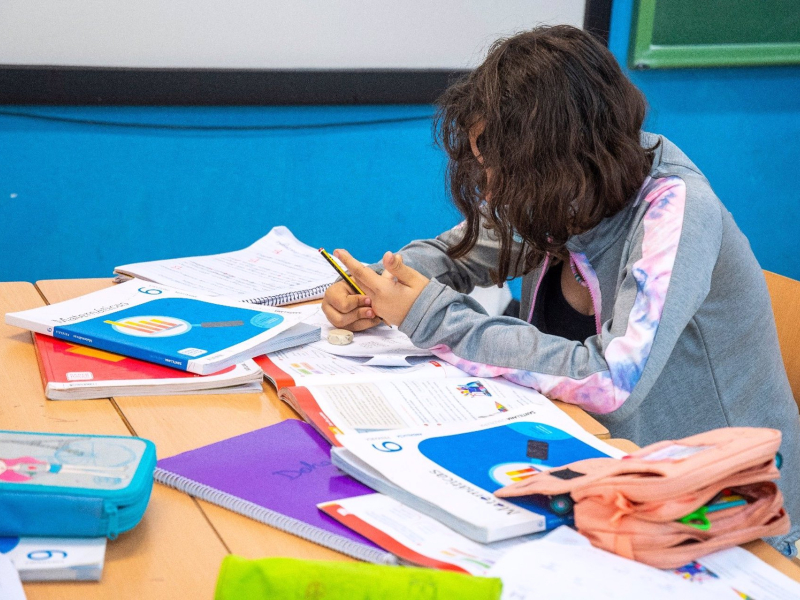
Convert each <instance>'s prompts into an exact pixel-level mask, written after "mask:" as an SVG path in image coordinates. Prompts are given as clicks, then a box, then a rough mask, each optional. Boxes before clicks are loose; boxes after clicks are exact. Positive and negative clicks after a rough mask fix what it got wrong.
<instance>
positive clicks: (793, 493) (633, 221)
mask: <svg viewBox="0 0 800 600" xmlns="http://www.w3.org/2000/svg"><path fill="white" fill-rule="evenodd" d="M659 140H660V141H661V144H660V146H659V148H658V149H657V150H656V156H655V158H654V161H653V166H652V169H651V171H650V174H649V177H648V178H647V179H646V181H645V182H644V184H643V185H642V188H641V189H640V191H639V193H638V194H637V195H636V197H635V198H634V199H633V200H632V201H631V202H630V203H629V205H628V206H627V207H626V208H625V209H623V210H622V211H621V212H619V213H617V214H616V215H614V216H613V217H609V218H607V219H605V220H603V221H602V222H601V223H600V224H599V225H597V226H596V227H595V228H594V229H592V230H590V231H588V232H586V233H583V234H580V235H577V236H574V237H573V238H571V239H570V240H569V242H568V243H567V248H568V250H569V252H570V257H571V259H572V261H573V262H574V264H575V266H576V267H577V269H578V271H579V272H580V274H581V276H582V278H583V279H584V280H585V282H586V283H587V284H588V287H589V291H590V293H591V296H592V301H593V305H594V310H595V315H596V318H595V320H596V328H597V335H594V336H592V337H589V338H588V339H587V340H586V341H585V342H583V343H581V342H574V341H569V340H567V339H565V338H561V337H558V336H553V335H548V334H544V333H542V332H540V331H539V330H538V329H536V328H535V327H534V326H533V325H530V324H529V323H528V321H530V317H531V315H532V313H533V307H534V305H535V302H536V299H537V298H536V296H537V290H538V287H539V283H540V282H541V279H542V277H543V275H544V273H545V271H546V270H547V267H548V266H549V262H550V259H549V257H548V258H546V259H545V260H544V262H543V264H542V265H540V266H539V267H538V268H537V269H535V270H533V271H531V272H529V273H524V274H523V273H517V274H516V275H520V276H523V277H524V278H523V294H522V307H521V313H520V319H521V320H520V319H515V318H512V317H489V316H487V315H486V314H485V312H484V311H483V309H482V308H481V307H480V305H478V304H477V302H475V301H474V300H472V299H471V298H469V297H467V296H466V295H465V294H467V293H469V292H470V291H471V290H472V289H473V288H474V287H476V286H480V287H488V286H491V285H493V282H492V281H491V277H490V272H491V271H492V270H493V269H495V268H496V266H497V259H498V250H499V244H498V241H497V238H496V237H495V236H494V235H493V233H492V232H491V230H487V229H483V230H482V233H481V237H480V238H479V240H478V243H477V244H476V246H475V247H474V248H473V249H472V250H471V251H470V253H469V254H468V255H467V256H465V257H463V258H460V259H458V260H451V259H450V258H448V257H447V254H446V249H447V248H448V247H449V246H450V245H452V244H453V243H454V242H455V241H457V240H458V239H460V237H461V232H460V227H461V225H459V226H456V227H455V228H454V229H452V230H450V231H447V232H445V233H443V234H442V235H440V236H439V237H437V238H436V239H433V240H420V241H415V242H412V243H411V244H409V245H408V246H406V247H405V248H403V249H402V250H401V251H400V254H401V255H402V256H403V260H404V262H405V263H406V264H407V265H409V266H411V267H413V268H415V269H417V270H418V271H420V272H421V273H423V274H425V275H426V276H428V277H430V278H431V281H430V283H429V284H428V285H427V286H426V287H425V289H424V290H423V291H422V293H421V294H420V296H419V298H418V299H417V300H416V302H415V303H414V305H413V306H412V308H411V310H410V311H409V313H408V315H407V316H406V318H405V320H404V321H403V323H402V324H401V325H400V330H401V331H403V332H404V333H406V334H407V335H409V336H410V337H411V339H412V341H413V342H414V343H415V344H416V345H417V346H420V347H423V348H430V349H432V350H433V352H434V353H435V354H436V355H437V356H439V357H440V358H442V359H444V360H447V361H448V362H451V363H453V364H455V365H457V366H458V367H460V368H461V369H463V370H465V371H467V372H469V373H470V374H472V375H476V376H484V377H494V376H502V377H505V378H507V379H509V380H511V381H514V382H516V383H519V384H521V385H525V386H528V387H532V388H534V389H536V390H538V391H540V392H541V393H543V394H544V395H545V396H548V397H550V398H554V399H559V400H563V401H565V402H570V403H573V404H577V405H579V406H582V407H583V408H584V409H586V410H587V411H588V412H590V413H592V414H593V415H594V416H595V417H596V418H597V419H598V420H599V421H600V422H601V423H603V424H604V425H605V426H606V427H608V429H609V431H610V432H611V434H612V436H614V437H621V438H627V439H630V440H633V441H634V442H636V443H637V444H639V445H646V444H650V443H653V442H656V441H659V440H665V439H677V438H682V437H686V436H690V435H694V434H696V433H700V432H702V431H707V430H710V429H715V428H718V427H726V426H753V427H772V428H775V429H780V430H781V431H782V432H783V442H782V445H781V454H782V455H783V459H784V464H785V467H784V468H783V471H782V477H781V479H780V481H779V485H780V488H781V490H782V491H783V494H784V501H785V505H786V509H787V511H788V512H789V515H790V517H791V519H792V521H793V525H792V529H791V531H790V533H789V534H788V535H787V536H785V537H784V538H773V539H769V540H767V541H769V542H770V543H772V544H773V545H774V546H776V547H777V548H778V549H779V550H781V551H783V552H787V550H788V549H789V547H788V546H787V545H786V543H787V542H794V541H795V540H797V539H798V538H799V537H800V419H799V418H798V409H797V405H796V404H795V402H794V399H793V398H792V393H791V389H790V388H789V382H788V380H787V378H786V373H785V371H784V368H783V361H782V359H781V354H780V348H779V346H778V340H777V334H776V330H775V320H774V318H773V315H772V310H771V304H770V298H769V294H768V292H767V287H766V283H765V281H764V275H763V272H762V271H761V268H760V267H759V265H758V262H757V261H756V259H755V257H754V256H753V253H752V251H751V249H750V244H749V243H748V241H747V239H746V238H745V237H744V235H743V234H742V233H741V231H740V230H739V228H738V227H737V226H736V223H734V220H733V217H732V216H731V214H730V213H729V212H728V211H727V210H726V209H725V207H724V206H723V205H722V203H721V202H720V201H719V199H718V198H717V197H716V195H715V194H714V192H713V191H712V189H711V186H710V185H709V182H708V180H706V178H705V177H704V176H703V174H702V173H701V172H700V171H699V170H698V168H697V167H696V166H695V165H694V164H693V163H692V162H691V161H690V160H689V159H688V157H687V156H686V155H685V154H683V153H682V152H681V151H680V150H679V149H678V148H677V147H676V146H675V145H674V144H672V143H671V142H669V141H668V140H666V139H665V138H663V137H660V136H655V135H653V134H648V133H643V134H642V144H643V145H644V146H645V147H652V146H653V145H654V144H655V143H656V142H657V141H659ZM516 251H519V249H517V250H516ZM512 264H513V261H512Z"/></svg>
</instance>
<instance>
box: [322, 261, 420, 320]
mask: <svg viewBox="0 0 800 600" xmlns="http://www.w3.org/2000/svg"><path fill="white" fill-rule="evenodd" d="M333 255H334V256H335V257H336V258H338V259H339V260H340V261H342V262H343V263H344V265H345V266H346V267H347V268H348V270H349V271H350V276H351V277H352V278H353V279H355V282H356V283H357V284H358V287H360V288H361V289H362V290H364V293H365V294H366V295H367V297H368V298H369V299H370V300H371V306H372V308H373V309H374V310H375V314H376V315H378V316H379V317H381V318H383V320H384V321H385V322H386V323H388V324H389V325H400V323H402V322H403V319H405V318H406V315H407V314H408V311H409V310H411V306H412V305H413V304H414V302H415V301H416V299H417V297H418V296H419V295H420V293H421V292H422V290H423V288H424V287H425V286H426V285H428V282H429V281H430V280H429V279H428V278H427V277H425V276H424V275H423V274H422V273H420V272H419V271H415V270H414V269H412V268H411V267H407V266H406V265H404V264H403V258H402V257H401V256H400V255H399V254H392V253H391V252H387V253H386V254H384V255H383V267H384V269H385V270H384V272H383V275H378V274H377V273H376V272H375V271H373V270H372V269H370V268H369V267H365V266H364V265H362V264H361V263H360V262H358V261H357V260H356V259H354V258H353V257H352V256H350V254H349V253H348V252H347V251H346V250H336V251H335V252H334V253H333ZM331 287H333V286H331ZM326 296H327V294H326ZM326 314H327V313H326Z"/></svg>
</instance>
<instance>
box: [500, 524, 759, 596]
mask: <svg viewBox="0 0 800 600" xmlns="http://www.w3.org/2000/svg"><path fill="white" fill-rule="evenodd" d="M489 576H490V577H500V578H501V579H502V580H503V595H502V600H539V599H541V598H547V599H548V600H574V599H575V598H592V600H641V599H642V598H647V600H675V599H676V598H680V600H725V599H726V598H730V599H731V600H733V599H735V598H738V599H739V600H741V597H740V596H737V595H736V594H734V593H733V592H732V591H731V590H730V588H726V587H725V586H721V585H715V586H714V587H713V589H712V588H711V586H709V587H707V588H705V589H704V588H702V587H700V586H695V585H692V584H691V583H690V582H688V581H685V580H682V579H680V578H677V577H675V576H674V575H672V574H671V573H666V572H664V571H660V570H658V569H655V568H653V567H650V566H647V565H644V564H642V563H638V562H636V561H633V560H628V559H627V558H622V557H621V556H617V555H616V554H612V553H610V552H606V551H605V550H600V549H599V548H595V547H593V546H592V545H591V544H590V543H589V541H588V540H587V539H586V538H584V537H583V536H582V535H580V534H579V533H577V532H575V531H573V530H572V529H570V528H569V527H565V526H562V527H559V528H558V529H556V530H555V531H553V533H551V534H550V535H548V536H545V537H544V538H541V539H539V540H535V541H532V542H528V543H526V544H523V545H521V546H516V547H514V548H512V549H511V550H509V551H508V552H506V553H505V554H503V556H502V557H501V558H500V559H499V560H498V561H497V564H495V565H494V566H493V567H492V568H491V569H489ZM759 600H760V599H759Z"/></svg>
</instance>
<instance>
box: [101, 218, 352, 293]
mask: <svg viewBox="0 0 800 600" xmlns="http://www.w3.org/2000/svg"><path fill="white" fill-rule="evenodd" d="M114 272H116V273H119V274H122V275H127V276H130V277H138V278H139V279H143V280H146V281H150V282H153V283H158V284H162V285H169V286H171V287H174V288H176V289H180V290H183V291H186V292H190V293H192V294H202V295H204V296H212V297H214V296H220V297H224V298H228V299H231V300H238V301H240V302H252V303H255V304H265V305H267V306H279V305H282V304H291V303H293V302H299V301H300V300H311V299H314V298H322V295H323V294H324V293H325V290H326V289H327V288H328V286H330V285H331V284H332V283H333V282H334V281H336V278H337V275H336V272H335V271H334V270H333V269H331V267H330V265H329V264H328V263H327V262H325V259H324V258H322V256H320V254H319V252H318V251H317V250H315V249H314V248H311V247H310V246H307V245H306V244H304V243H302V242H301V241H300V240H298V239H297V238H296V237H294V235H292V232H291V231H289V230H288V229H287V228H286V227H283V226H281V227H273V228H272V229H271V230H270V232H269V233H268V234H267V235H265V236H264V237H263V238H261V239H260V240H258V241H257V242H255V243H253V244H252V245H250V246H248V247H247V248H245V249H243V250H237V251H235V252H226V253H224V254H212V255H210V256H191V257H188V258H175V259H167V260H156V261H151V262H141V263H134V264H129V265H122V266H120V267H117V268H116V269H114Z"/></svg>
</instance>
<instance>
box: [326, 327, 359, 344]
mask: <svg viewBox="0 0 800 600" xmlns="http://www.w3.org/2000/svg"><path fill="white" fill-rule="evenodd" d="M352 341H353V332H352V331H347V330H346V329H331V330H330V331H329V332H328V343H329V344H333V345H334V346H347V344H349V343H350V342H352Z"/></svg>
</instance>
